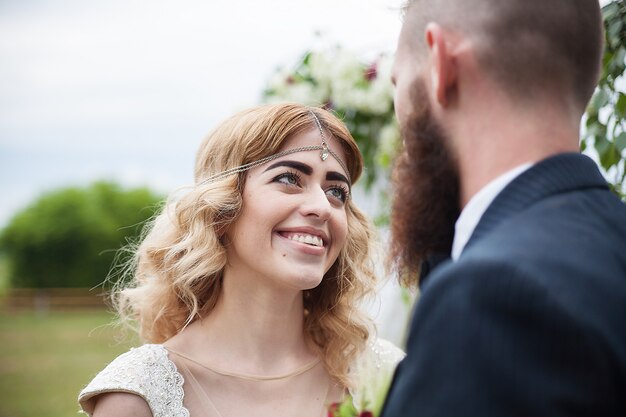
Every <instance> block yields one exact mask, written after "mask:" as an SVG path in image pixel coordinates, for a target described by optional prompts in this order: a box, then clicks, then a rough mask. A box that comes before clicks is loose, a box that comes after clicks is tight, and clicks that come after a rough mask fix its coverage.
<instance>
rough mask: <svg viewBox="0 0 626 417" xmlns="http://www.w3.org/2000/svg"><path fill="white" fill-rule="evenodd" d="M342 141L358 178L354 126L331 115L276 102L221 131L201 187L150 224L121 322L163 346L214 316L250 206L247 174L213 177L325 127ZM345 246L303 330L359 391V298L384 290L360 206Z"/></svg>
mask: <svg viewBox="0 0 626 417" xmlns="http://www.w3.org/2000/svg"><path fill="white" fill-rule="evenodd" d="M311 112H315V115H316V116H317V117H318V119H319V120H320V122H321V124H322V126H323V128H324V130H325V132H326V133H327V134H328V133H329V134H330V135H332V137H334V138H335V139H336V141H337V142H338V143H340V144H341V146H342V148H343V150H344V152H345V155H346V161H344V162H345V164H346V166H347V168H348V171H349V174H350V177H351V179H352V181H353V182H354V181H356V180H357V179H358V178H359V176H360V175H361V171H362V167H363V160H362V156H361V153H360V152H359V149H358V147H357V144H356V142H355V141H354V139H353V138H352V136H351V134H350V132H349V131H348V129H347V128H346V127H345V125H344V124H343V123H342V122H341V121H340V120H339V119H338V118H337V117H335V116H334V115H333V114H332V113H330V112H328V111H326V110H324V109H320V108H310V107H305V106H301V105H297V104H273V105H263V106H259V107H255V108H252V109H249V110H245V111H242V112H240V113H238V114H236V115H234V116H232V117H230V118H229V119H227V120H226V121H224V122H223V123H222V124H220V125H219V126H218V127H217V128H216V129H215V130H214V131H213V132H212V133H211V134H210V135H209V136H208V137H207V138H206V139H205V140H204V141H203V143H202V144H201V146H200V149H199V150H198V153H197V155H196V166H195V185H194V186H192V187H189V189H187V190H185V191H184V193H183V194H182V196H180V195H179V196H177V197H170V199H168V201H167V202H166V203H165V206H164V207H163V209H162V211H161V212H160V214H158V215H157V216H156V217H155V218H154V219H153V220H152V221H151V222H150V223H149V224H148V225H147V226H146V230H145V231H144V237H143V240H142V241H141V243H140V244H139V245H138V246H137V247H136V248H135V250H134V257H133V258H134V259H133V261H132V266H131V267H130V268H129V269H127V275H130V277H128V279H123V280H122V282H125V284H121V285H120V286H119V287H118V288H117V290H116V291H115V292H114V297H113V300H114V304H115V307H116V309H117V310H118V313H119V314H120V317H121V318H122V319H126V320H127V321H128V320H130V321H132V322H134V323H136V326H135V327H138V329H137V330H138V332H139V335H140V336H141V338H142V339H144V340H145V341H147V342H150V343H162V342H164V341H166V340H167V339H169V338H171V337H172V336H174V335H176V334H177V333H178V332H180V331H181V330H183V329H184V328H185V326H186V325H188V324H189V323H191V322H193V321H194V320H196V319H198V318H201V317H206V315H208V314H209V313H210V312H211V310H212V309H213V307H214V306H215V304H216V302H217V300H218V298H219V297H220V294H221V286H222V274H223V271H224V267H225V265H226V261H227V259H226V249H225V247H224V245H223V244H222V243H221V242H220V236H221V234H222V232H223V231H224V230H225V228H226V227H227V226H228V225H230V224H231V223H232V222H233V221H234V220H235V219H236V218H237V216H238V214H239V212H240V210H241V207H242V190H243V187H244V182H245V172H244V173H240V174H234V175H231V176H227V177H224V178H221V179H217V180H214V181H205V182H203V181H204V180H206V179H207V178H209V177H211V176H212V175H215V174H217V173H220V172H223V171H225V170H227V169H230V168H234V167H238V166H241V165H243V164H247V163H250V162H253V161H256V160H259V159H261V158H264V157H267V156H270V155H273V154H275V153H276V152H278V149H279V148H280V147H281V145H282V144H283V143H284V142H285V140H287V139H288V138H290V137H291V136H293V135H296V134H298V133H299V132H303V131H306V130H310V129H313V128H317V126H316V124H315V120H314V118H313V115H312V114H311ZM346 214H347V224H348V236H347V240H346V243H345V246H344V247H343V248H342V249H341V251H340V253H339V256H338V258H337V260H336V261H335V263H334V264H333V265H332V267H331V268H330V269H329V271H328V272H327V273H326V274H325V276H324V277H323V280H322V282H321V284H320V285H319V286H318V287H316V288H314V289H311V290H308V291H305V292H303V300H304V307H305V315H304V328H305V331H306V333H307V334H308V336H309V337H310V338H311V340H312V341H313V342H314V343H315V345H316V346H317V347H318V348H319V351H320V354H321V357H322V360H323V362H324V365H325V367H326V369H327V371H328V372H329V374H330V375H331V376H332V377H334V378H335V379H336V380H337V381H339V382H340V383H342V384H343V386H351V383H352V382H351V378H350V377H349V366H350V364H351V363H352V362H353V360H354V359H355V356H356V355H357V354H358V353H359V352H360V351H362V350H363V349H364V347H365V344H366V342H367V340H368V338H369V332H370V321H369V319H368V318H367V317H366V316H365V315H364V314H363V313H362V312H360V311H359V309H358V307H357V306H358V305H359V301H360V300H361V299H362V298H363V297H364V296H366V295H368V294H369V293H370V292H371V291H372V290H373V288H374V286H375V276H374V272H373V267H372V263H371V258H370V254H371V240H372V236H373V229H372V227H371V226H370V224H369V222H368V221H367V219H366V218H365V216H364V215H363V213H362V212H361V211H360V210H359V209H358V208H357V207H356V206H355V205H354V204H353V202H352V201H351V200H349V201H348V203H347V205H346Z"/></svg>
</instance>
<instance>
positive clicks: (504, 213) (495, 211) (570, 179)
mask: <svg viewBox="0 0 626 417" xmlns="http://www.w3.org/2000/svg"><path fill="white" fill-rule="evenodd" d="M583 188H605V189H608V185H607V183H606V181H605V180H604V178H603V177H602V174H601V173H600V171H599V170H598V167H597V166H596V164H595V162H593V160H591V159H590V158H589V157H587V156H585V155H582V154H579V153H564V154H559V155H556V156H553V157H550V158H547V159H544V160H543V161H540V162H539V163H537V164H535V165H534V166H533V167H531V168H530V169H528V170H527V171H525V172H524V173H522V174H521V175H520V176H519V177H517V178H515V179H514V180H513V181H512V182H511V183H510V184H509V185H507V186H506V187H505V188H504V190H502V192H500V194H498V195H497V196H496V198H495V199H494V201H493V202H492V203H491V205H490V206H489V207H488V208H487V210H486V211H485V213H484V214H483V216H482V217H481V218H480V221H479V222H478V225H476V229H474V233H472V236H471V237H470V239H469V241H468V242H467V245H466V246H465V249H464V250H463V252H465V251H466V250H467V249H468V248H469V247H470V246H471V245H472V244H474V243H475V242H477V241H478V240H480V238H481V237H482V236H485V235H486V234H488V233H489V232H490V231H491V230H493V229H494V228H496V227H497V226H498V225H499V224H500V223H501V222H502V221H503V220H505V219H506V218H508V217H510V216H512V215H513V214H515V213H518V212H520V211H522V210H524V209H525V208H526V207H528V206H530V205H532V204H533V203H535V202H537V201H539V200H541V199H544V198H546V197H549V196H551V195H555V194H559V193H564V192H568V191H574V190H580V189H583ZM462 256H463V254H461V257H462Z"/></svg>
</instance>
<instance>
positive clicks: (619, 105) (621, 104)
mask: <svg viewBox="0 0 626 417" xmlns="http://www.w3.org/2000/svg"><path fill="white" fill-rule="evenodd" d="M615 112H616V113H617V115H618V116H619V117H620V118H622V119H624V118H626V94H624V93H619V95H618V98H617V102H616V103H615Z"/></svg>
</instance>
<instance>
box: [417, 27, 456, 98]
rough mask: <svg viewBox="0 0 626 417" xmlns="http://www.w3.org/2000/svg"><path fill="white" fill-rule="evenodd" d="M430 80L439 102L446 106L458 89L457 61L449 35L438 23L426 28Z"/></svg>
mask: <svg viewBox="0 0 626 417" xmlns="http://www.w3.org/2000/svg"><path fill="white" fill-rule="evenodd" d="M425 36H426V45H427V47H428V60H429V66H430V68H429V71H430V82H431V87H432V91H433V92H434V94H435V97H436V99H437V102H438V103H439V104H440V105H441V106H442V107H446V106H447V105H448V104H449V102H450V98H451V96H452V94H454V92H455V90H456V83H457V62H456V60H455V57H454V55H452V54H451V52H450V45H449V43H448V42H449V39H448V38H449V36H448V34H447V33H446V32H445V31H444V30H443V28H442V27H441V26H439V25H438V24H437V23H432V22H431V23H428V24H427V25H426V29H425Z"/></svg>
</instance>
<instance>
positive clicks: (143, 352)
mask: <svg viewBox="0 0 626 417" xmlns="http://www.w3.org/2000/svg"><path fill="white" fill-rule="evenodd" d="M183 383H184V381H183V378H182V376H181V375H180V374H179V373H178V371H177V369H176V366H175V365H174V363H173V362H172V361H171V360H170V359H169V357H168V353H167V350H166V349H165V347H163V345H154V344H147V345H143V346H141V347H138V348H133V349H131V350H129V351H128V352H126V353H123V354H121V355H120V356H118V357H117V358H115V359H114V360H113V361H112V362H111V363H110V364H109V365H108V366H106V367H105V368H104V369H103V370H102V371H100V373H98V375H96V377H95V378H94V379H93V380H92V381H91V382H90V383H89V384H88V385H87V386H86V387H85V388H84V389H83V390H82V391H81V392H80V394H79V397H78V400H79V403H80V405H81V407H82V408H83V410H84V411H85V412H87V413H88V414H90V415H91V414H92V413H93V410H94V407H95V404H96V401H97V398H98V397H99V396H100V395H102V394H106V393H129V394H135V395H136V396H139V397H141V398H142V399H143V400H145V402H147V403H148V405H149V406H150V409H151V410H152V412H153V414H154V415H155V416H156V415H159V411H167V410H169V409H170V408H171V406H172V405H174V406H175V405H176V404H177V403H180V405H181V408H182V399H183V389H182V386H183ZM163 393H167V394H168V395H166V396H165V397H164V396H163ZM161 415H168V414H167V413H166V414H161Z"/></svg>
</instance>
